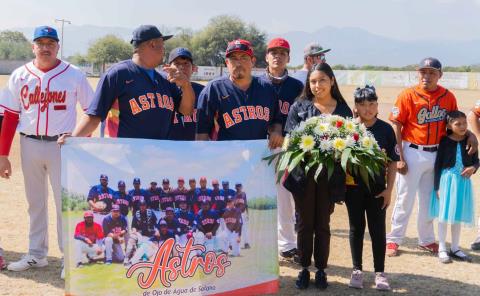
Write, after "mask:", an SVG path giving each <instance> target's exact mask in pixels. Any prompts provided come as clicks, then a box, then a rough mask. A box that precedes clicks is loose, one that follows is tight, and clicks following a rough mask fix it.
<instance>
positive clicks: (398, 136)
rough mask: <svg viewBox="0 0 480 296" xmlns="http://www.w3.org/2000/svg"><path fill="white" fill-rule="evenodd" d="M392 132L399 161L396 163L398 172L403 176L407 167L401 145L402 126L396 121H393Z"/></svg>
mask: <svg viewBox="0 0 480 296" xmlns="http://www.w3.org/2000/svg"><path fill="white" fill-rule="evenodd" d="M392 124H393V131H394V132H395V139H396V140H397V150H398V155H399V156H400V161H398V162H396V164H397V169H398V172H399V173H400V174H402V175H405V174H406V173H407V172H408V166H407V163H406V162H405V158H404V157H403V145H402V124H401V123H400V122H398V121H393V122H392Z"/></svg>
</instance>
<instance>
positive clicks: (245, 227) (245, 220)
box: [240, 211, 250, 246]
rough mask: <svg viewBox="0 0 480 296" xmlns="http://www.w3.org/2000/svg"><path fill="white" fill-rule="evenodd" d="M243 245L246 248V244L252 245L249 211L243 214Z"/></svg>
mask: <svg viewBox="0 0 480 296" xmlns="http://www.w3.org/2000/svg"><path fill="white" fill-rule="evenodd" d="M241 240H242V241H241V242H240V243H241V244H242V246H245V244H250V236H249V233H248V214H247V211H245V212H243V213H242V237H241Z"/></svg>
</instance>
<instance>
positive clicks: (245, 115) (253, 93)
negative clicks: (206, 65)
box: [197, 77, 281, 141]
mask: <svg viewBox="0 0 480 296" xmlns="http://www.w3.org/2000/svg"><path fill="white" fill-rule="evenodd" d="M215 120H216V121H217V122H218V125H219V131H218V140H220V141H221V140H258V139H266V138H267V134H268V127H269V126H270V125H271V124H273V123H281V116H280V113H279V110H278V98H277V95H276V93H275V90H274V89H273V87H272V86H271V85H269V84H267V83H265V81H262V80H260V79H259V78H258V77H252V82H251V84H250V87H249V88H248V89H247V90H246V91H244V90H241V89H240V88H238V87H237V86H236V85H235V84H234V83H233V82H232V81H231V80H230V78H229V77H220V78H217V79H215V80H212V81H210V82H209V83H208V84H207V86H206V87H205V88H204V89H203V91H202V93H201V94H200V97H199V101H198V127H197V133H199V134H210V133H211V132H212V130H213V127H214V121H215Z"/></svg>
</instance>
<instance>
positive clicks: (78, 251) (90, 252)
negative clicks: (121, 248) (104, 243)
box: [75, 239, 103, 263]
mask: <svg viewBox="0 0 480 296" xmlns="http://www.w3.org/2000/svg"><path fill="white" fill-rule="evenodd" d="M97 251H103V248H102V247H101V246H100V245H98V244H93V245H92V246H91V247H90V246H89V245H88V244H87V243H85V242H83V241H81V240H77V239H76V240H75V259H76V263H87V262H88V261H86V259H87V258H86V257H85V255H87V256H88V257H89V258H91V259H93V258H97V257H99V255H98V254H97Z"/></svg>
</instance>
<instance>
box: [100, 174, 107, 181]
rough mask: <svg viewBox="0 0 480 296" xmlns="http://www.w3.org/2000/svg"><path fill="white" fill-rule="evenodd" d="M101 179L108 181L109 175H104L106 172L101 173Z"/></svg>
mask: <svg viewBox="0 0 480 296" xmlns="http://www.w3.org/2000/svg"><path fill="white" fill-rule="evenodd" d="M100 180H107V181H108V176H107V175H104V174H101V175H100Z"/></svg>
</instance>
